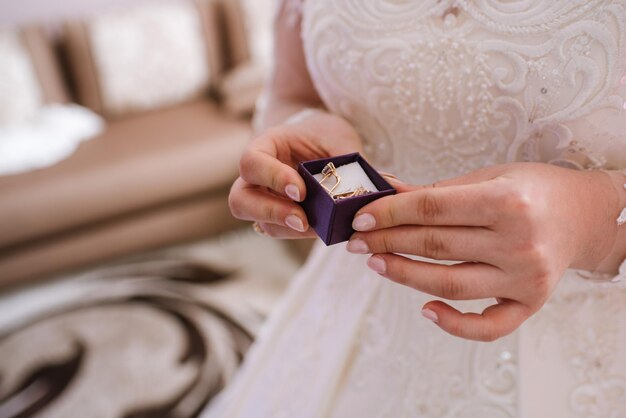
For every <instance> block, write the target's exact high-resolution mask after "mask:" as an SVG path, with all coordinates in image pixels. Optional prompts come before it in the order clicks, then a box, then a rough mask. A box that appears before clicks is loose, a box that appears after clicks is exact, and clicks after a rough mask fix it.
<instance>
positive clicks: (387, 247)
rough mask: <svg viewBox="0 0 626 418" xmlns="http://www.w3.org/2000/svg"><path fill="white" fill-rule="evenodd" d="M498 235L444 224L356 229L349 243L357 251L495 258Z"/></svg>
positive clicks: (456, 257) (483, 259)
mask: <svg viewBox="0 0 626 418" xmlns="http://www.w3.org/2000/svg"><path fill="white" fill-rule="evenodd" d="M496 238H497V234H496V233H495V232H493V231H490V230H488V229H485V228H476V227H464V226H458V227H453V226H450V227H442V226H435V227H433V226H397V227H394V228H388V229H381V230H378V231H372V232H357V233H356V234H354V235H353V236H352V238H351V239H350V242H348V246H347V249H348V251H349V252H352V253H356V254H385V253H399V254H414V255H419V256H422V257H427V258H432V259H434V260H455V261H483V262H486V263H490V262H492V261H495V259H496V258H497V255H498V254H499V251H498V243H497V241H496Z"/></svg>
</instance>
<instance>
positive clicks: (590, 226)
mask: <svg viewBox="0 0 626 418" xmlns="http://www.w3.org/2000/svg"><path fill="white" fill-rule="evenodd" d="M394 186H395V187H396V188H397V189H398V191H399V192H400V193H399V194H397V195H395V196H389V197H387V198H383V199H380V200H378V201H376V202H374V203H371V204H370V205H368V206H366V207H365V208H363V209H361V210H360V211H359V213H357V216H356V217H355V219H354V224H353V227H354V229H355V230H357V231H360V232H357V233H356V234H354V236H353V237H352V239H351V241H350V242H349V243H348V250H349V251H351V252H353V253H360V254H374V255H373V256H372V257H371V258H370V260H369V261H368V265H369V266H370V268H372V269H373V270H375V271H376V272H378V273H379V274H381V275H382V276H384V277H386V278H388V279H391V280H393V281H395V282H398V283H401V284H404V285H406V286H410V287H412V288H414V289H417V290H420V291H423V292H426V293H429V294H431V295H434V296H437V297H441V298H444V299H449V300H474V299H485V298H496V301H497V303H496V304H494V305H492V306H490V307H488V308H487V309H485V310H484V311H483V312H482V314H474V313H461V312H459V311H458V310H456V309H454V308H452V307H451V306H450V305H448V304H446V303H443V302H441V301H432V302H429V303H427V304H426V305H425V306H424V308H423V311H422V313H423V314H424V316H425V317H427V318H429V319H431V320H433V321H434V322H436V323H437V324H438V325H439V326H440V327H441V328H442V329H443V330H445V331H447V332H449V333H450V334H453V335H456V336H459V337H463V338H466V339H471V340H478V341H493V340H496V339H498V338H501V337H503V336H505V335H508V334H509V333H511V332H513V331H514V330H516V329H517V328H518V327H519V326H520V325H521V324H522V323H523V322H524V321H526V320H527V319H528V318H529V317H530V316H532V315H533V314H534V313H535V312H537V311H538V310H539V309H540V308H541V307H542V306H543V305H544V304H545V303H546V301H547V300H548V298H549V296H550V295H551V294H552V292H553V290H554V288H555V286H556V285H557V283H558V281H559V280H560V279H561V277H562V276H563V274H564V272H565V270H566V269H567V268H570V267H571V268H579V269H587V270H592V269H594V268H595V267H597V266H598V265H599V264H600V262H601V261H602V260H603V259H604V258H605V257H606V255H607V254H608V253H609V252H610V250H611V248H612V246H613V243H614V241H615V237H616V233H617V228H616V225H615V219H616V217H614V214H615V213H619V210H620V208H619V198H618V196H617V195H616V192H615V189H614V187H613V184H612V182H611V179H610V177H609V176H608V175H607V174H605V173H603V172H599V171H596V172H589V171H584V172H583V171H573V170H568V169H564V168H559V167H555V166H551V165H547V164H539V163H514V164H506V165H501V166H495V167H490V168H485V169H481V170H478V171H475V172H472V173H470V174H468V175H466V176H463V177H460V178H457V179H453V180H448V181H444V182H441V183H438V184H435V185H431V186H426V187H423V186H422V187H413V186H407V185H403V184H397V183H394ZM398 254H414V255H418V256H422V257H426V258H430V259H434V260H452V261H459V262H460V263H458V264H454V265H451V266H450V265H441V264H436V263H428V262H422V261H414V260H411V259H409V258H406V257H403V256H400V255H398Z"/></svg>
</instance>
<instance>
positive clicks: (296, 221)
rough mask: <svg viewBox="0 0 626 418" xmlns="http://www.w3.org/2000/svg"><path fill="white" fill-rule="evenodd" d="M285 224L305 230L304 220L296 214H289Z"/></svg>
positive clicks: (298, 229) (297, 229)
mask: <svg viewBox="0 0 626 418" xmlns="http://www.w3.org/2000/svg"><path fill="white" fill-rule="evenodd" d="M285 224H287V226H288V227H289V228H291V229H293V230H294V231H297V232H304V224H303V223H302V220H301V219H300V218H298V217H297V216H296V215H289V216H287V218H286V219H285Z"/></svg>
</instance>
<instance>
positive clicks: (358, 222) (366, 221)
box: [352, 213, 376, 231]
mask: <svg viewBox="0 0 626 418" xmlns="http://www.w3.org/2000/svg"><path fill="white" fill-rule="evenodd" d="M375 226H376V219H375V218H374V217H373V216H372V215H370V214H369V213H364V214H363V215H359V216H357V217H356V218H354V221H353V222H352V228H354V230H355V231H369V230H370V229H373V228H374V227H375Z"/></svg>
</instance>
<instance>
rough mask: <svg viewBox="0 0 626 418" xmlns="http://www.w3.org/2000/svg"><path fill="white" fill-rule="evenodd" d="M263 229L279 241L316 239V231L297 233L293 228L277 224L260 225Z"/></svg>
mask: <svg viewBox="0 0 626 418" xmlns="http://www.w3.org/2000/svg"><path fill="white" fill-rule="evenodd" d="M259 226H260V227H261V229H262V230H263V231H264V232H265V233H266V234H267V235H268V236H270V237H272V238H278V239H305V238H316V237H317V235H315V231H313V230H312V229H309V230H308V231H306V232H297V231H294V230H293V229H291V228H287V227H284V226H280V225H276V224H266V223H259Z"/></svg>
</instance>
